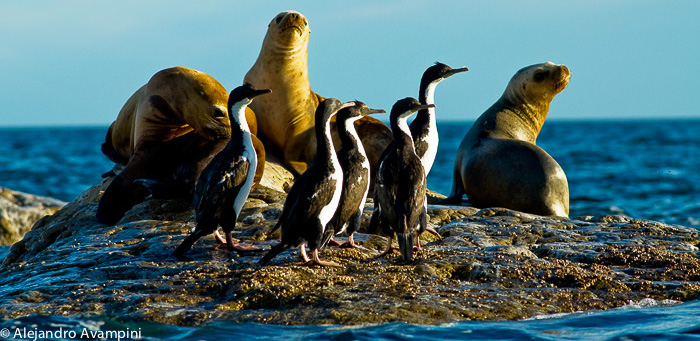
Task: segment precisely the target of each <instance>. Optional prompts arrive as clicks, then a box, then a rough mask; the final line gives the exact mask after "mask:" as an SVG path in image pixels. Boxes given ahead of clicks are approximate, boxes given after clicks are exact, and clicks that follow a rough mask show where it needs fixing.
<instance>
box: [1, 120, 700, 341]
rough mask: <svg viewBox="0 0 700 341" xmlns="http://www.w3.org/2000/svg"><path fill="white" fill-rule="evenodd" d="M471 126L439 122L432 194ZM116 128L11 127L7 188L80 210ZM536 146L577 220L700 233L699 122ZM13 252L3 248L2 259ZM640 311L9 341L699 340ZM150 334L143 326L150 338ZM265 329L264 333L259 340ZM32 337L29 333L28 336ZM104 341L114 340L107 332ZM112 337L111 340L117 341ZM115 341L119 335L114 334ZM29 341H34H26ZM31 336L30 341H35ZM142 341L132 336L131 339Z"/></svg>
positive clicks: (551, 125)
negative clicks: (619, 218)
mask: <svg viewBox="0 0 700 341" xmlns="http://www.w3.org/2000/svg"><path fill="white" fill-rule="evenodd" d="M470 126H471V122H461V123H441V124H439V127H438V129H439V132H440V148H439V150H438V154H437V157H436V161H435V165H434V166H433V169H432V171H431V173H430V174H429V176H428V187H429V188H430V189H432V190H435V191H438V192H440V193H443V194H449V192H450V187H451V181H452V167H453V163H454V156H455V153H456V149H457V147H458V145H459V142H460V141H461V139H462V137H463V136H464V134H465V133H466V131H467V130H468V129H469V127H470ZM106 130H107V127H91V128H0V186H2V187H6V188H10V189H13V190H17V191H23V192H27V193H32V194H36V195H42V196H49V197H53V198H57V199H60V200H63V201H71V200H73V199H74V198H75V197H77V196H78V195H79V194H80V193H82V191H84V190H85V189H87V188H88V187H90V186H92V185H94V184H96V183H97V182H99V181H100V179H101V174H102V173H104V172H107V171H108V170H110V169H111V167H112V163H111V162H110V161H109V160H108V159H107V158H106V157H104V156H103V155H102V153H101V152H100V144H101V143H102V142H103V141H104V135H105V132H106ZM537 144H538V145H539V146H540V147H542V148H544V149H545V150H546V151H547V152H548V153H549V154H550V155H552V156H553V157H554V158H555V159H556V160H557V162H558V163H559V164H560V165H561V166H562V168H563V169H564V172H565V173H566V175H567V179H568V181H569V191H570V206H571V212H570V213H571V214H570V215H571V216H572V217H576V216H584V215H605V214H623V215H627V216H630V217H634V218H641V219H653V220H658V221H663V222H666V223H670V224H679V225H685V226H690V227H696V228H700V120H682V121H681V120H659V121H619V122H614V121H600V122H557V121H554V122H546V123H545V125H544V127H543V129H542V131H541V133H540V135H539V137H538V142H537ZM6 251H7V247H5V248H1V247H0V257H3V255H4V254H5V252H6ZM659 303H660V302H654V301H649V302H632V303H631V304H630V305H629V306H628V307H625V308H623V309H616V310H612V311H605V312H588V313H579V314H571V315H562V316H548V317H543V318H540V319H532V320H526V321H506V322H460V323H454V324H448V325H438V326H433V325H410V324H403V323H387V324H381V325H369V326H361V327H343V326H304V327H288V326H267V325H256V324H239V323H226V322H218V323H214V324H211V325H207V326H203V327H198V328H186V327H178V326H170V325H163V324H157V323H143V322H128V321H121V320H120V319H119V317H118V316H110V317H106V316H105V317H98V318H95V317H90V318H74V317H73V318H67V317H62V316H43V315H34V316H29V317H24V318H20V319H15V320H9V321H1V322H0V329H2V328H7V331H8V332H10V333H11V335H10V336H9V337H7V336H6V335H5V334H4V333H5V331H3V330H0V340H5V339H8V340H12V339H16V338H15V337H14V336H15V335H16V334H14V333H15V332H16V330H17V328H26V330H27V331H29V332H31V331H32V330H36V331H42V330H43V331H46V330H58V329H60V328H62V329H61V330H63V331H64V332H65V331H66V330H73V331H76V332H77V336H80V335H81V333H82V332H84V331H88V332H90V331H93V332H97V331H118V330H121V331H126V330H127V328H128V329H129V330H130V331H135V330H139V331H140V332H141V334H140V336H141V338H142V339H151V340H156V339H165V340H196V339H220V338H222V337H226V338H235V337H237V336H240V337H246V338H249V339H270V338H274V339H311V340H327V339H331V340H355V339H360V340H365V339H367V340H370V339H371V340H377V339H378V340H384V339H386V340H403V339H421V340H448V339H469V340H686V339H700V302H691V303H686V304H681V305H673V306H657V307H654V306H656V305H659ZM139 328H140V329H139ZM253 330H254V333H252V331H253ZM24 336H26V334H25V335H24ZM103 336H105V335H103ZM106 336H107V337H103V339H111V338H110V337H108V336H110V335H106ZM113 336H114V338H113V339H117V338H119V337H118V335H113ZM25 339H26V338H25ZM29 339H31V338H29ZM128 339H133V338H126V337H121V340H128Z"/></svg>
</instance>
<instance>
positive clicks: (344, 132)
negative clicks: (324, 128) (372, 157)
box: [338, 116, 364, 154]
mask: <svg viewBox="0 0 700 341" xmlns="http://www.w3.org/2000/svg"><path fill="white" fill-rule="evenodd" d="M360 118H361V117H359V116H358V117H352V118H348V119H345V120H339V121H338V136H339V137H340V142H341V143H342V145H343V150H346V149H347V150H350V149H353V148H357V149H359V150H360V152H361V153H362V154H364V149H363V148H362V143H360V142H359V141H360V136H359V135H357V130H355V121H357V120H359V119H360Z"/></svg>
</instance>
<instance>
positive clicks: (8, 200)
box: [0, 187, 66, 245]
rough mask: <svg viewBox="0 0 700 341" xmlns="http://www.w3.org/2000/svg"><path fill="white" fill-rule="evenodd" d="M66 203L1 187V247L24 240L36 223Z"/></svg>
mask: <svg viewBox="0 0 700 341" xmlns="http://www.w3.org/2000/svg"><path fill="white" fill-rule="evenodd" d="M65 204H66V203H65V202H63V201H60V200H56V199H52V198H47V197H40V196H36V195H31V194H27V193H22V192H17V191H13V190H10V189H7V188H2V187H0V245H11V244H12V243H14V242H16V241H18V240H20V239H22V236H24V234H25V233H27V232H28V231H29V230H30V229H31V228H32V225H34V223H35V222H36V221H37V220H39V219H41V218H42V217H44V216H46V215H51V214H54V213H55V212H56V211H58V210H59V209H60V208H61V207H63V206H64V205H65Z"/></svg>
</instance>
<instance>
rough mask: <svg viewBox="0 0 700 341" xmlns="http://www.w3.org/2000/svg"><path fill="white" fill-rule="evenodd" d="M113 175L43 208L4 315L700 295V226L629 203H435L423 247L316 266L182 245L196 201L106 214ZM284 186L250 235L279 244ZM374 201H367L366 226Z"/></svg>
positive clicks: (174, 315)
mask: <svg viewBox="0 0 700 341" xmlns="http://www.w3.org/2000/svg"><path fill="white" fill-rule="evenodd" d="M108 182H109V179H107V180H105V181H104V182H103V183H101V184H99V185H96V186H95V187H93V188H90V189H89V190H87V191H85V192H84V193H83V194H82V195H81V196H80V197H78V198H77V199H76V200H75V201H73V202H71V203H69V204H68V205H66V206H65V207H64V208H62V209H61V210H60V211H58V212H57V213H56V214H54V215H52V216H47V217H44V218H42V219H41V220H39V221H38V222H37V223H36V225H35V226H34V228H33V229H32V230H31V231H30V232H29V233H27V234H26V235H25V236H24V239H22V240H21V241H19V242H17V243H15V244H14V245H13V246H12V248H11V249H10V251H9V252H8V255H7V256H6V258H5V259H4V261H3V263H2V266H1V267H0V287H1V288H2V290H0V317H3V318H17V317H19V316H25V315H30V314H39V313H41V314H61V315H96V314H101V315H107V316H111V317H117V318H121V319H136V320H148V321H158V322H164V323H171V324H178V325H202V324H206V323H210V322H214V321H217V320H227V321H251V322H259V323H277V324H329V323H330V324H365V323H380V322H387V321H405V322H410V323H430V324H435V323H444V322H451V321H460V320H501V319H523V318H528V317H532V316H536V315H542V314H554V313H567V312H575V311H585V310H598V309H608V308H614V307H620V306H623V305H626V304H628V303H629V302H638V301H641V300H648V299H655V300H658V301H659V302H665V303H673V302H682V301H688V300H694V299H697V298H698V297H700V260H699V258H698V244H700V234H699V233H698V231H697V230H695V229H691V228H687V227H682V226H674V225H667V224H662V223H659V222H654V221H648V220H638V219H631V218H627V217H622V216H604V217H580V218H576V219H571V220H569V219H563V218H552V217H541V216H535V215H530V214H525V213H520V212H515V211H510V210H506V209H500V208H490V209H482V210H478V209H475V208H473V207H461V206H438V205H429V215H430V222H429V223H430V224H431V226H433V227H435V229H436V230H437V231H438V232H439V233H440V234H441V235H442V239H441V240H437V239H436V238H435V237H433V236H432V235H430V234H424V235H423V236H421V243H422V244H423V249H424V250H423V251H422V252H420V253H418V255H417V257H416V260H415V262H413V263H410V264H404V263H402V262H401V261H400V256H399V255H393V256H389V257H386V258H383V259H379V260H372V259H371V258H372V257H373V256H375V255H377V254H378V253H379V252H380V251H381V250H382V249H383V248H384V245H385V242H386V238H384V237H381V236H375V235H367V234H363V233H359V234H358V235H357V237H356V241H358V243H359V244H360V245H362V246H364V249H337V248H330V249H324V250H322V251H321V253H322V256H321V257H322V258H323V259H325V260H331V261H334V262H337V263H340V264H342V265H344V267H343V268H340V269H336V268H323V267H309V266H306V265H304V264H302V263H301V261H300V258H299V251H298V250H289V251H287V252H284V253H282V254H281V255H280V256H278V257H277V258H275V259H273V261H272V262H271V263H270V265H269V266H266V267H260V266H259V265H258V264H257V261H258V259H259V258H260V257H261V256H262V254H254V255H245V256H243V255H239V254H236V253H235V252H229V251H226V250H223V249H219V248H217V247H216V246H217V245H216V242H215V241H214V238H213V237H207V238H202V239H201V240H200V241H199V242H197V243H196V244H195V245H194V247H193V249H192V250H191V251H190V252H188V254H187V256H188V257H189V258H190V260H187V261H181V260H178V259H175V258H173V257H172V256H171V252H172V251H173V250H174V249H175V247H176V246H177V245H178V244H179V243H180V242H181V241H182V239H183V238H184V237H185V236H186V235H187V234H188V233H189V232H190V230H191V229H192V228H193V227H194V225H193V212H192V210H191V209H190V204H189V202H187V201H186V200H157V199H149V200H146V201H145V202H143V203H141V204H139V205H137V206H135V207H134V208H133V209H132V210H131V211H129V212H128V213H127V215H126V216H125V217H124V218H123V219H122V220H121V221H120V222H119V223H117V224H116V225H115V226H105V225H101V224H98V223H97V222H96V221H95V218H94V217H95V210H96V207H97V202H98V201H99V197H100V194H101V191H103V190H104V188H105V187H106V186H107V185H108ZM284 198H285V194H284V193H283V192H280V191H278V190H273V189H270V188H266V187H264V186H261V187H259V189H258V190H256V192H255V193H253V195H252V196H251V198H250V199H249V200H248V203H247V204H246V206H245V208H244V210H243V213H242V214H241V217H240V218H239V223H238V224H237V229H236V231H235V235H234V236H235V238H237V239H239V240H241V241H242V242H245V243H250V244H255V245H259V246H262V247H264V248H267V247H269V246H270V245H273V244H275V243H276V242H277V238H279V232H277V233H276V234H268V231H269V230H270V229H271V227H272V226H274V224H275V222H276V220H277V218H278V217H279V215H280V213H281V208H282V205H283V202H284ZM371 211H372V203H371V202H370V203H368V205H367V207H366V208H365V216H364V217H363V226H366V224H367V222H368V220H369V216H370V215H371Z"/></svg>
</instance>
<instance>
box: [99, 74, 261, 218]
mask: <svg viewBox="0 0 700 341" xmlns="http://www.w3.org/2000/svg"><path fill="white" fill-rule="evenodd" d="M227 102H228V92H227V91H226V89H225V88H224V87H223V86H222V85H221V84H220V83H219V82H218V81H217V80H216V79H214V78H213V77H211V76H209V75H207V74H206V73H203V72H199V71H196V70H192V69H188V68H184V67H174V68H169V69H165V70H162V71H159V72H157V73H156V74H155V75H153V77H151V79H150V80H149V81H148V83H147V84H146V85H144V86H142V87H141V88H140V89H138V90H137V91H136V92H135V93H134V94H133V95H132V96H131V97H130V98H129V99H128V100H127V102H126V103H125V104H124V106H123V107H122V109H121V111H120V112H119V116H118V117H117V119H116V120H115V121H114V122H113V123H112V125H111V126H110V127H109V130H108V131H107V136H106V139H105V143H104V144H103V145H102V151H103V153H104V154H105V155H106V156H107V157H108V158H109V159H110V160H112V161H114V162H115V163H117V164H122V165H124V169H123V170H122V171H121V172H120V173H119V174H118V175H117V176H116V177H115V178H114V179H113V180H112V183H111V184H110V185H109V186H108V187H107V189H106V190H105V193H104V194H103V195H102V198H101V200H100V203H99V206H98V208H97V220H98V221H99V222H100V223H103V224H109V225H112V224H115V223H116V222H117V221H119V219H121V218H122V217H123V216H124V213H126V211H128V210H129V209H131V207H133V206H134V205H135V204H137V203H139V202H141V201H143V199H144V198H145V196H146V195H147V194H148V191H147V190H146V188H144V187H143V186H141V185H138V184H136V183H134V181H135V180H137V179H149V180H150V181H154V182H156V183H158V184H159V185H158V186H156V185H151V186H155V188H157V191H158V194H159V196H161V197H175V196H181V195H188V194H191V192H192V189H193V186H194V184H195V182H196V180H197V178H198V177H199V173H200V172H201V171H202V169H204V167H206V165H207V164H208V163H209V161H210V160H211V159H212V158H213V157H214V155H216V154H217V153H218V152H219V151H221V150H222V149H223V148H224V147H225V146H226V143H227V142H228V139H229V137H230V135H231V125H230V122H229V119H228V109H227V108H226V105H227ZM246 118H247V119H248V120H249V122H251V124H250V126H251V131H253V132H254V131H255V130H256V128H257V125H256V124H255V122H256V121H255V115H254V114H253V113H252V112H250V113H249V112H246ZM253 137H254V139H253V140H254V146H255V150H256V153H258V158H259V159H260V160H261V162H260V165H258V171H256V176H255V179H256V182H255V183H256V184H257V182H258V181H259V180H260V178H261V177H262V172H263V168H264V167H261V166H262V165H263V164H264V160H265V156H264V155H265V154H264V153H265V149H264V147H263V145H262V143H261V142H260V140H258V139H257V138H255V136H253ZM163 184H165V185H163ZM151 189H153V188H151ZM155 194H156V193H154V195H155Z"/></svg>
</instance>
